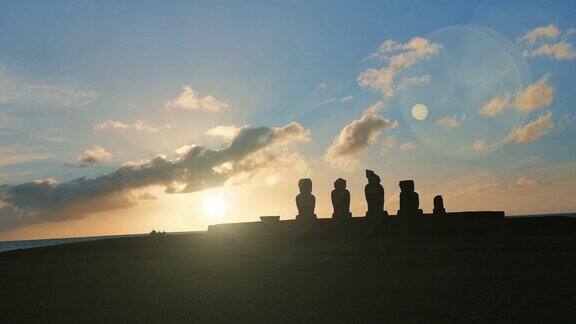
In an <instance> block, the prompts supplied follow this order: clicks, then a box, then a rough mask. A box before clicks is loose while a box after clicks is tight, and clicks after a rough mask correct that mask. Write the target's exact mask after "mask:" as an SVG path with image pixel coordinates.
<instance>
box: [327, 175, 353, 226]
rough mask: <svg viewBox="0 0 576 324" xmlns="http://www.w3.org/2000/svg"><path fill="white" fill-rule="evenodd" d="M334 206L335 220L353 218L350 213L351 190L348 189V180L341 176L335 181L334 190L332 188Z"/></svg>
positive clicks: (333, 215) (333, 216)
mask: <svg viewBox="0 0 576 324" xmlns="http://www.w3.org/2000/svg"><path fill="white" fill-rule="evenodd" d="M331 196H332V207H334V213H333V214H332V218H333V219H334V220H347V219H350V218H352V213H350V191H348V189H346V180H344V179H342V178H339V179H338V180H336V181H334V190H332V195H331Z"/></svg>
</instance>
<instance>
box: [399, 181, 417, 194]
mask: <svg viewBox="0 0 576 324" xmlns="http://www.w3.org/2000/svg"><path fill="white" fill-rule="evenodd" d="M399 185H400V191H402V192H414V180H402V181H400V183H399Z"/></svg>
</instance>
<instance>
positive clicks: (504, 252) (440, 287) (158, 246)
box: [0, 217, 576, 323]
mask: <svg viewBox="0 0 576 324" xmlns="http://www.w3.org/2000/svg"><path fill="white" fill-rule="evenodd" d="M575 287H576V220H574V219H569V218H563V217H555V218H542V219H515V220H507V224H506V225H505V228H504V229H502V230H500V231H497V232H492V233H454V234H435V235H430V234H429V235H396V236H391V237H386V236H377V235H376V236H362V237H360V236H356V237H345V238H342V237H341V238H338V237H319V236H314V235H312V236H307V235H302V236H300V237H298V238H296V239H295V238H293V237H292V238H286V237H274V236H268V237H254V236H250V235H247V236H242V235H239V236H230V235H211V234H209V233H195V234H186V235H184V234H183V235H168V236H158V237H130V238H121V239H109V240H102V241H93V242H81V243H76V244H69V245H62V246H51V247H44V248H36V249H30V250H18V251H8V252H3V253H0V293H1V296H2V298H1V299H0V300H1V301H0V317H1V318H0V322H2V323H12V322H74V323H78V322H100V323H102V322H169V321H170V322H192V321H194V322H244V323H245V322H256V321H259V322H342V323H351V322H352V323H360V322H385V323H390V322H394V323H431V322H438V323H446V322H455V323H466V322H471V323H495V322H502V323H526V322H529V323H542V322H550V323H574V322H576V307H575V306H574V305H576V288H575Z"/></svg>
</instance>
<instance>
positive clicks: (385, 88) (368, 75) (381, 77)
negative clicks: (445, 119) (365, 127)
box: [357, 37, 442, 97]
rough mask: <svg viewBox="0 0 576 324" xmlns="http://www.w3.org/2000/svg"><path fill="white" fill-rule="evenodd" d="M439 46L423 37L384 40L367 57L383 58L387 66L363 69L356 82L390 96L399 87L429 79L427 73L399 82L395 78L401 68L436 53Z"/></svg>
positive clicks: (440, 46) (438, 50)
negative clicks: (401, 41) (405, 41)
mask: <svg viewBox="0 0 576 324" xmlns="http://www.w3.org/2000/svg"><path fill="white" fill-rule="evenodd" d="M441 48H442V45H439V44H435V43H431V42H430V41H429V40H427V39H426V38H423V37H414V38H412V39H411V40H410V41H408V42H407V43H404V44H400V43H397V42H395V41H393V40H390V39H389V40H386V41H385V42H384V43H382V45H380V47H379V48H378V51H377V52H376V53H374V54H372V55H370V56H369V58H378V59H380V60H385V61H386V62H387V63H388V64H387V66H385V67H383V68H381V69H368V70H366V71H363V72H362V73H360V75H359V76H358V79H357V82H358V84H359V85H360V86H363V87H366V88H371V89H374V90H377V91H378V92H380V93H382V95H384V96H385V97H392V96H394V94H395V93H396V91H397V90H398V89H399V88H401V87H404V86H407V85H410V84H421V83H426V82H428V81H430V76H429V75H422V76H417V77H412V78H408V79H406V80H401V81H400V82H398V81H397V80H396V79H397V76H398V74H399V73H400V72H401V71H402V70H404V69H406V68H407V67H409V66H412V65H414V64H415V63H417V62H419V61H421V60H424V59H429V58H431V57H432V56H434V55H436V54H438V53H439V52H440V49H441Z"/></svg>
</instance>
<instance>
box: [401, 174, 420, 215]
mask: <svg viewBox="0 0 576 324" xmlns="http://www.w3.org/2000/svg"><path fill="white" fill-rule="evenodd" d="M399 185H400V210H399V211H398V215H407V216H413V215H418V214H422V210H421V209H419V206H420V198H419V197H418V193H417V192H415V191H414V181H413V180H402V181H400V183H399Z"/></svg>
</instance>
